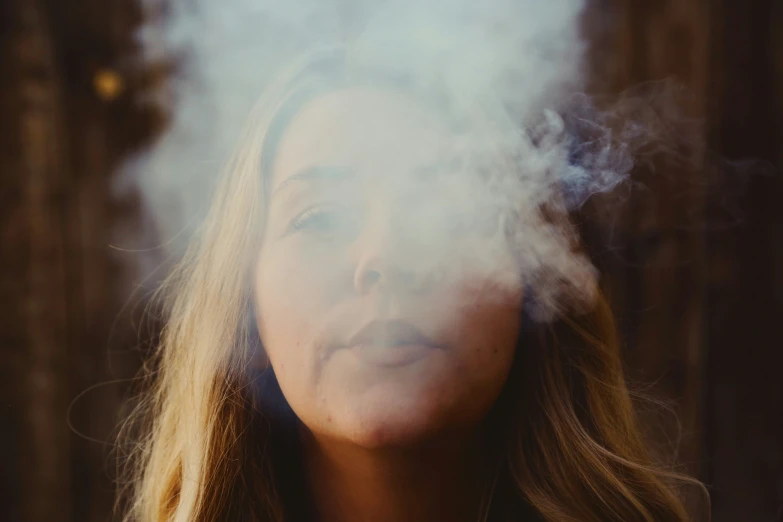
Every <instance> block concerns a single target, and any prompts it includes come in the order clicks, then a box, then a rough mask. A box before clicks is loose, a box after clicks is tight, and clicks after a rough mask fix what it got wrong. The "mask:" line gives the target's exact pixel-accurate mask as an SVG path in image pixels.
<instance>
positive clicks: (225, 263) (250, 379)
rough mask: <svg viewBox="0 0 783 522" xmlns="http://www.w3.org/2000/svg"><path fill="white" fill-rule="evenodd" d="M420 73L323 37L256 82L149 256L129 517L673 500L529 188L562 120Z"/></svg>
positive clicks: (651, 517)
mask: <svg viewBox="0 0 783 522" xmlns="http://www.w3.org/2000/svg"><path fill="white" fill-rule="evenodd" d="M445 92H446V91H444V90H442V89H439V88H438V87H433V84H432V83H428V84H427V85H425V86H423V85H421V84H416V82H410V81H408V80H406V79H405V77H404V75H400V74H388V70H386V72H385V73H384V74H379V73H377V71H373V70H372V67H369V66H367V67H365V66H363V65H361V64H360V63H359V62H358V61H357V60H356V58H355V57H352V56H348V57H346V56H344V55H343V54H341V53H339V52H337V53H327V54H326V56H325V57H324V56H321V55H319V56H318V57H309V58H308V59H306V60H304V61H303V62H301V63H299V64H297V65H296V66H294V67H292V69H291V70H290V71H289V72H288V73H287V74H286V75H283V76H282V77H281V79H280V80H279V81H278V83H277V84H276V85H275V86H273V87H272V88H271V89H270V91H269V93H268V94H267V97H266V98H265V99H264V100H263V101H262V103H261V104H260V105H259V107H258V109H257V111H256V112H255V113H254V115H253V117H252V118H251V121H252V123H251V127H250V130H249V132H248V133H247V136H246V139H245V140H244V141H243V145H242V147H241V148H240V150H239V151H238V152H237V154H236V155H235V158H234V160H233V161H232V163H231V165H230V167H229V169H228V170H227V173H226V177H225V179H224V180H223V183H222V184H221V186H220V188H219V190H218V192H217V194H216V196H215V201H214V205H213V207H212V209H211V212H210V215H209V216H208V219H207V222H206V225H205V228H204V230H203V233H202V236H201V237H200V240H199V242H198V243H196V244H194V246H193V248H192V249H191V250H190V252H189V254H188V255H187V257H186V261H185V262H184V263H183V264H182V265H180V268H179V270H178V271H177V273H175V274H174V276H173V277H172V284H171V285H170V288H172V289H173V295H172V303H173V305H172V307H171V309H170V315H169V318H168V324H167V326H166V328H165V330H164V335H163V340H162V343H161V346H160V350H159V354H158V358H157V360H156V361H155V369H154V372H151V373H154V379H155V380H154V387H153V389H152V391H151V392H150V393H149V394H148V395H147V396H146V400H144V401H143V403H142V405H141V406H140V407H139V409H138V412H137V414H136V418H137V419H143V420H144V421H145V422H142V423H141V424H140V426H141V427H142V429H143V430H144V431H143V434H142V435H140V436H139V437H138V438H137V439H135V440H136V441H137V443H136V446H135V448H136V451H135V453H134V455H133V456H134V457H135V458H133V459H132V460H131V461H130V462H131V464H130V465H131V469H132V470H133V472H134V475H133V477H134V480H133V481H132V486H133V489H132V491H131V495H130V508H129V511H128V514H127V519H128V520H134V521H145V522H152V521H156V522H157V521H164V520H175V521H223V520H247V521H291V520H318V521H341V522H347V521H354V520H356V521H358V520H363V521H366V520H373V521H393V520H405V521H409V522H414V521H425V520H426V521H438V520H443V521H461V520H465V521H468V520H470V521H475V520H491V521H506V520H508V521H511V520H515V521H516V520H518V521H530V520H545V521H558V522H560V521H610V520H611V521H625V522H628V521H635V520H640V521H641V520H644V521H656V522H660V521H684V520H688V519H689V518H688V515H687V513H686V510H685V508H684V506H683V503H682V502H681V500H680V499H679V496H678V492H677V489H676V484H677V483H682V482H683V481H688V480H690V479H687V478H685V477H680V476H678V475H676V474H674V473H671V472H666V471H665V470H663V469H659V468H656V467H655V466H654V465H653V463H652V460H651V457H650V455H649V454H648V451H647V449H646V447H645V442H644V440H643V438H642V436H641V433H640V428H639V426H638V425H637V421H636V419H635V417H634V413H633V410H632V404H631V400H630V398H629V393H628V391H627V388H626V385H625V382H624V380H623V375H622V369H621V363H620V358H619V353H618V344H617V340H616V338H615V332H614V325H613V321H612V316H611V313H610V311H609V308H608V306H607V304H606V302H605V301H604V299H603V298H602V297H601V295H600V293H599V292H598V291H597V289H596V288H597V286H596V285H595V277H594V273H593V271H592V268H591V267H589V265H588V264H587V263H586V260H585V258H584V256H582V255H581V254H579V250H578V243H577V242H576V240H575V237H574V234H573V229H572V227H571V226H570V225H569V224H568V223H567V221H566V216H565V211H564V209H565V206H564V204H563V201H564V198H563V197H562V196H564V194H560V197H559V196H558V193H557V190H550V192H548V193H547V195H546V197H542V194H543V192H542V191H543V187H550V188H551V185H553V184H552V183H551V180H552V178H551V177H547V176H548V174H547V173H548V172H550V171H552V170H556V169H557V166H558V165H560V164H558V163H557V161H553V160H551V158H552V157H553V155H552V153H553V151H554V152H563V153H564V154H561V155H559V156H557V157H558V158H561V157H562V158H571V162H572V164H571V165H570V167H573V166H574V165H573V161H574V158H576V157H577V155H576V154H574V153H573V150H570V152H569V150H566V149H568V148H569V145H568V141H567V140H563V139H562V138H561V139H555V137H556V135H557V134H558V132H559V131H562V128H561V125H560V124H561V123H562V121H560V120H557V117H555V116H554V115H551V114H550V115H549V116H548V118H545V119H542V120H541V121H542V122H544V123H543V124H541V125H540V126H539V127H537V129H538V130H537V131H535V132H533V131H530V132H527V133H520V132H519V130H518V129H515V130H514V132H508V128H507V127H505V126H506V125H507V124H508V121H507V120H506V119H504V118H498V117H497V114H500V113H501V112H502V111H495V109H497V107H495V108H494V109H493V107H492V106H491V104H489V105H488V104H483V103H481V102H479V101H477V100H476V99H466V97H461V96H459V95H454V92H453V91H449V93H448V94H444V93H445ZM467 98H469V97H467ZM541 129H544V131H541ZM558 129H559V131H558ZM534 134H535V136H533V135H534ZM560 134H561V135H562V132H561V133H560ZM522 135H524V136H525V139H524V140H522V142H520V141H515V139H509V136H512V137H517V138H519V136H522ZM530 136H533V137H532V138H531V137H530ZM572 145H573V144H572ZM570 149H573V147H572V146H570ZM520 158H521V159H520ZM531 158H534V159H535V158H537V159H538V160H541V159H542V158H550V159H549V160H548V161H547V162H546V164H544V165H543V166H542V164H541V162H540V161H539V162H538V163H537V164H538V165H539V167H535V164H536V162H535V161H530V159H531ZM520 162H521V163H520ZM520 165H523V166H524V169H523V168H520ZM560 166H561V167H562V166H563V165H560ZM536 168H539V170H540V171H541V172H539V174H540V175H541V177H540V178H534V177H531V176H529V175H528V176H527V177H525V176H524V175H521V174H520V175H519V176H516V175H509V174H508V173H509V172H517V171H520V172H521V171H523V170H525V169H527V170H525V172H527V174H530V172H531V171H535V169H536ZM523 174H524V173H523ZM547 180H549V181H547ZM553 289H554V290H553ZM693 482H694V483H695V481H693Z"/></svg>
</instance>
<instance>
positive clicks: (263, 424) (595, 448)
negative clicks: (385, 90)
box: [118, 58, 699, 522]
mask: <svg viewBox="0 0 783 522" xmlns="http://www.w3.org/2000/svg"><path fill="white" fill-rule="evenodd" d="M312 63H313V62H312V60H310V59H309V58H305V59H303V60H302V61H301V62H299V63H297V64H295V65H294V66H292V67H291V69H290V71H289V72H288V73H287V74H285V75H283V76H281V77H280V79H279V81H278V82H277V83H276V84H274V85H273V86H272V87H270V89H269V91H268V92H267V95H266V96H265V97H264V99H263V100H262V101H261V102H260V103H259V105H258V106H257V108H256V109H255V110H254V113H253V115H252V117H251V119H250V121H251V124H250V126H249V127H248V128H247V129H246V132H245V136H244V139H243V140H242V141H241V144H240V147H239V149H238V150H237V152H236V153H235V155H234V156H233V159H232V160H231V162H230V163H229V165H228V167H227V170H226V172H225V176H224V177H223V179H222V182H221V184H220V186H219V188H218V190H217V193H216V195H215V199H214V204H213V205H212V207H211V210H210V213H209V215H208V216H207V219H206V221H205V225H204V227H203V229H202V231H201V233H200V237H199V238H198V240H197V241H194V242H193V243H192V245H191V248H190V249H189V250H188V252H187V253H186V255H185V257H184V259H183V261H182V262H181V263H180V264H179V265H178V266H177V267H176V269H175V270H174V272H173V274H172V275H171V277H170V278H169V280H168V282H167V284H166V285H165V286H164V288H163V291H162V293H163V296H164V298H165V299H166V300H167V301H166V302H167V303H168V306H169V308H168V309H167V313H166V320H167V322H166V325H165V327H164V329H163V332H162V339H161V342H160V345H159V347H158V349H157V351H156V353H155V356H154V357H153V359H152V360H151V361H150V362H149V364H148V365H147V366H146V373H147V374H146V376H145V379H147V380H148V382H149V383H150V388H149V389H148V390H147V391H146V392H145V393H144V394H143V395H142V396H141V400H140V401H139V402H138V404H137V405H136V407H135V410H134V412H133V414H132V415H131V417H130V419H129V420H128V422H127V423H126V424H125V425H124V429H123V433H122V436H123V437H124V438H125V440H126V441H128V440H129V441H130V445H129V447H130V448H131V451H130V452H129V453H128V454H126V455H124V460H123V461H122V463H123V468H122V470H123V471H122V474H123V475H124V476H125V477H126V478H127V482H128V485H129V486H128V487H127V488H126V489H125V490H124V491H123V492H122V493H123V494H122V496H121V499H122V501H121V502H119V503H118V506H119V509H121V510H122V511H123V513H124V519H125V520H126V521H128V522H130V521H133V522H162V521H176V522H186V521H187V522H191V521H194V522H208V521H209V522H212V521H223V520H248V521H257V522H261V521H264V522H267V521H268V522H282V521H284V520H285V521H288V520H290V518H289V516H288V513H287V508H286V499H290V498H291V497H292V496H297V495H304V492H303V491H301V490H299V491H292V490H291V489H294V488H293V487H292V486H291V483H290V481H287V480H286V479H285V477H284V475H285V471H284V470H283V469H281V468H283V467H285V466H281V465H280V464H279V463H280V461H281V459H283V458H284V457H281V453H280V451H281V450H280V448H279V447H278V446H277V445H276V443H275V441H274V432H275V422H276V421H275V417H274V415H271V414H270V412H268V411H265V410H264V404H263V401H259V399H258V393H257V382H256V379H257V377H258V374H257V373H254V372H253V371H251V369H252V368H253V367H254V365H255V364H256V363H255V362H254V361H255V359H256V358H257V357H258V351H259V342H258V333H257V331H256V330H255V328H254V320H253V314H252V312H251V310H252V305H251V303H252V299H251V295H250V288H251V287H252V285H250V284H249V283H248V281H249V277H250V273H251V267H252V264H253V261H254V256H255V255H256V251H257V247H258V241H259V238H260V236H261V234H262V233H263V223H264V218H265V216H264V179H263V175H262V172H263V171H264V166H265V165H264V163H265V162H268V161H269V158H268V157H266V155H265V151H266V149H265V146H266V145H265V144H267V143H269V142H270V141H271V140H274V139H275V136H274V133H275V128H276V127H278V125H277V124H276V123H275V122H276V121H277V120H278V119H279V118H280V114H281V111H284V110H285V107H287V106H291V100H292V99H293V98H295V97H296V96H297V95H298V93H301V92H305V91H308V90H309V89H310V87H312V86H313V85H314V84H317V83H318V82H317V81H315V82H313V78H315V77H317V75H313V74H311V72H312ZM519 345H520V346H528V347H529V346H531V345H535V346H536V347H537V348H538V349H534V350H531V349H526V350H518V353H517V356H516V357H515V361H514V365H513V368H512V372H511V375H510V376H509V379H508V383H507V384H506V387H505V389H504V390H503V393H502V395H501V397H500V399H499V401H498V403H497V404H496V406H495V408H494V409H493V412H492V413H491V414H490V416H491V418H490V419H488V421H487V422H488V423H491V424H492V426H493V428H492V429H494V430H495V432H496V433H497V434H498V436H499V438H498V439H497V441H496V443H497V448H498V451H497V455H498V462H497V466H496V468H497V469H496V472H495V473H494V479H493V483H492V484H491V487H489V488H488V491H489V492H490V495H489V496H488V497H487V498H488V500H487V502H488V508H487V509H488V510H491V512H492V513H502V516H503V517H504V518H506V519H516V518H522V517H526V518H525V520H528V519H539V520H545V521H551V522H555V521H557V522H563V521H596V522H598V521H601V522H605V521H608V520H615V521H624V522H628V521H635V520H639V521H647V522H653V521H655V522H661V521H685V520H690V518H689V516H688V513H687V512H686V509H685V507H684V504H683V502H682V501H681V499H680V495H679V494H678V492H677V489H676V487H675V485H676V484H682V483H687V482H690V483H692V484H696V485H698V484H699V483H698V482H697V481H695V480H692V479H688V478H687V477H684V476H681V475H678V474H676V473H674V472H672V471H667V470H664V469H663V468H659V467H656V466H655V465H653V459H652V458H651V456H650V454H649V452H648V449H647V444H646V442H645V440H643V437H642V435H641V430H640V427H639V426H638V422H637V419H636V417H635V414H634V408H633V404H632V400H631V397H630V394H629V391H628V388H627V386H626V383H625V381H624V378H623V370H622V366H621V362H620V353H619V348H618V341H617V338H616V335H615V326H614V322H613V318H612V314H611V311H610V309H609V307H608V305H607V303H606V301H605V300H604V299H603V298H602V297H601V296H600V295H599V296H598V298H597V299H596V301H595V303H594V306H593V307H592V309H591V310H590V311H588V312H587V313H582V314H578V315H575V314H566V315H564V316H561V317H559V318H557V319H555V320H553V321H551V322H549V323H548V324H531V323H529V324H528V327H526V328H525V329H523V333H522V334H521V339H520V343H519ZM269 373H271V370H270V371H269V372H267V376H268V374H269ZM254 390H255V391H254ZM282 455H286V454H285V453H282Z"/></svg>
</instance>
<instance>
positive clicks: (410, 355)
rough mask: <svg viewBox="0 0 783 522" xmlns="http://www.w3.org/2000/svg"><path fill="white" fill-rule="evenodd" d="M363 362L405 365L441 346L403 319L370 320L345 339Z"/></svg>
mask: <svg viewBox="0 0 783 522" xmlns="http://www.w3.org/2000/svg"><path fill="white" fill-rule="evenodd" d="M346 347H347V348H349V349H350V350H352V351H353V352H354V353H355V354H356V355H357V357H359V358H360V359H361V360H362V361H363V362H365V363H368V364H372V365H375V366H386V367H397V366H406V365H409V364H412V363H413V362H415V361H418V360H420V359H422V358H424V357H426V356H428V355H429V354H431V353H432V352H433V351H434V350H437V349H441V348H443V347H442V346H440V345H438V344H436V343H435V342H434V341H433V340H432V339H430V338H428V337H427V336H425V335H424V334H423V333H422V332H421V331H420V330H419V329H418V328H416V327H415V326H413V325H412V324H410V323H407V322H404V321H373V322H371V323H369V324H367V325H366V326H364V327H363V328H362V329H360V330H359V331H358V332H357V333H356V334H354V335H353V336H352V337H351V338H350V339H349V340H348V342H347V343H346Z"/></svg>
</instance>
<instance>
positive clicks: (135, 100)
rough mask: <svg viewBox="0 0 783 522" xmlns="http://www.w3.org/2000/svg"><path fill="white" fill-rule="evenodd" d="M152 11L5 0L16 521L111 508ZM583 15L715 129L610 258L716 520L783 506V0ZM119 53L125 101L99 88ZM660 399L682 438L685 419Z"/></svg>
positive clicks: (644, 364) (608, 50) (0, 280)
mask: <svg viewBox="0 0 783 522" xmlns="http://www.w3.org/2000/svg"><path fill="white" fill-rule="evenodd" d="M139 23H141V15H140V12H139V7H138V5H137V2H136V1H134V0H113V1H109V0H69V1H67V2H65V1H63V0H1V1H0V60H2V61H1V62H0V63H1V64H2V74H0V107H2V109H1V110H0V266H1V268H0V342H1V343H2V349H3V352H2V353H3V357H2V360H0V401H1V402H0V411H1V412H2V413H0V427H2V432H1V433H0V470H1V471H0V492H1V493H0V498H1V499H2V500H0V520H2V521H9V522H15V521H29V522H39V521H40V522H43V521H46V522H58V521H63V522H64V521H74V522H76V521H79V522H81V521H103V520H110V519H111V518H112V517H111V514H110V511H111V505H112V502H113V495H114V494H113V491H114V483H113V480H114V464H113V462H112V459H111V453H110V452H111V450H112V446H111V437H112V430H113V428H114V427H115V425H116V423H117V421H118V418H119V416H120V415H121V411H122V410H121V405H122V398H123V394H124V393H125V390H126V383H123V382H117V383H113V384H112V383H111V382H110V381H112V380H115V379H122V378H127V377H129V376H131V375H133V373H134V371H135V370H136V369H137V366H138V364H139V361H140V359H141V356H142V354H143V353H144V351H145V349H146V345H145V344H144V343H143V342H142V343H141V344H139V338H140V337H141V339H142V341H143V340H144V339H146V338H148V337H149V336H148V335H147V334H143V335H141V336H140V335H139V334H138V332H137V331H136V330H135V324H136V323H134V322H133V320H134V319H135V318H137V317H138V315H139V309H140V307H141V306H143V304H144V296H143V295H142V296H140V297H137V298H135V301H131V306H130V308H128V307H125V308H123V305H125V304H126V303H127V302H128V297H129V295H131V290H132V288H133V285H132V281H133V277H134V275H133V273H132V272H131V269H130V268H129V267H127V266H124V265H123V263H122V262H120V260H119V259H120V258H118V256H117V253H116V252H115V251H113V250H112V249H111V248H110V247H109V245H110V243H111V238H112V233H113V231H114V230H116V229H117V227H119V226H123V227H141V226H143V224H144V223H145V222H146V221H147V220H148V217H147V216H146V215H145V212H144V209H143V205H142V203H141V201H140V200H139V198H135V197H133V196H132V195H131V196H126V197H124V198H123V199H118V198H116V197H112V195H111V192H110V187H111V183H112V181H113V179H115V177H116V176H117V168H118V166H119V165H120V164H121V162H122V161H123V159H124V158H126V157H127V156H128V155H129V154H130V153H132V152H133V151H135V150H138V149H140V148H142V147H144V146H145V145H149V144H150V143H152V142H153V141H154V140H155V139H156V137H158V136H159V135H160V133H161V132H163V131H164V130H165V126H166V118H167V115H166V112H165V110H164V109H163V108H162V107H157V106H154V105H150V104H142V103H140V102H139V100H140V99H141V95H142V94H144V93H146V92H149V91H150V90H152V89H154V88H155V87H156V86H157V85H159V84H160V83H161V82H165V81H167V79H169V78H171V76H172V75H173V74H176V72H175V69H174V68H172V67H170V66H169V65H168V64H162V63H142V62H140V61H139V60H138V49H136V48H135V47H134V44H133V38H132V32H133V31H134V30H135V29H136V27H137V26H138V24H139ZM586 27H587V31H588V34H589V35H590V36H591V39H592V41H593V42H594V50H593V53H592V64H593V65H592V67H593V72H594V74H593V78H594V80H593V83H594V85H595V89H596V90H601V91H610V92H618V91H620V90H623V89H626V88H628V87H631V86H634V85H637V84H640V83H643V82H646V81H649V80H658V79H661V78H665V77H674V78H676V80H677V81H679V82H680V83H681V84H683V85H685V86H686V87H687V89H688V93H689V96H688V97H687V103H686V104H685V105H684V106H683V114H686V115H688V116H692V117H694V118H695V120H694V121H697V122H701V123H702V128H701V130H700V131H699V135H700V138H701V139H702V141H703V143H704V144H706V146H707V147H706V148H705V149H703V150H702V149H699V148H698V147H697V148H695V149H694V150H693V151H691V152H690V153H689V154H690V156H689V160H690V161H689V162H670V163H665V164H663V165H658V166H657V167H656V170H655V172H654V173H653V172H652V171H651V169H649V168H640V169H637V172H636V173H635V176H636V177H637V179H638V180H640V182H642V183H643V184H644V186H645V187H646V189H645V190H635V191H630V192H629V193H628V197H627V199H626V201H625V203H624V204H622V205H620V206H617V207H615V209H614V210H613V212H614V213H615V215H614V216H613V217H614V218H615V219H614V221H613V222H614V223H615V224H616V227H615V228H614V229H613V230H612V236H611V248H609V247H607V248H606V249H605V250H603V251H600V252H598V253H597V262H598V264H599V265H600V266H601V267H602V268H603V269H604V272H605V274H606V277H605V282H606V285H607V287H608V288H609V290H610V294H611V296H612V298H613V302H614V306H615V309H616V310H617V313H618V316H619V319H620V325H621V330H622V334H623V337H624V341H625V353H626V362H627V366H628V372H629V375H630V376H631V378H632V379H633V380H634V381H636V382H639V383H644V384H647V385H649V386H650V387H651V388H650V389H651V391H653V392H654V393H656V394H657V395H658V396H659V397H662V398H664V399H668V400H670V401H672V402H671V404H672V405H673V406H674V411H675V412H676V414H677V415H678V416H679V419H680V422H681V431H682V439H681V445H680V451H679V455H680V459H681V461H682V462H683V463H684V464H685V466H686V467H687V469H688V470H690V472H692V473H694V474H696V475H697V476H698V477H699V478H701V479H702V480H704V481H705V482H706V483H707V484H708V485H709V486H710V490H711V494H712V502H713V520H715V521H716V522H723V521H772V520H783V515H782V514H781V510H782V509H783V462H782V461H783V376H782V375H781V367H783V355H781V349H782V348H783V326H782V325H783V204H782V200H783V181H782V177H781V176H782V174H781V171H780V168H781V167H783V147H781V145H783V2H780V1H777V0H713V1H709V2H708V1H707V0H656V1H653V0H637V1H635V2H631V1H630V0H628V1H621V0H595V1H593V2H592V5H591V8H590V10H589V13H588V16H587V18H586ZM102 69H110V70H111V71H113V72H115V73H116V74H118V75H119V77H120V78H121V80H122V82H123V84H124V89H123V90H122V91H121V92H119V93H118V94H117V95H116V96H106V95H101V93H100V90H99V89H96V87H95V83H94V79H95V77H96V74H98V72H99V71H100V70H102ZM689 128H690V127H689ZM694 128H698V127H694ZM747 160H752V161H747ZM684 163H687V164H684ZM600 233H602V234H605V233H606V230H604V231H602V232H600ZM134 303H135V304H134ZM96 385H101V386H100V387H97V388H91V387H93V386H96ZM85 391H86V393H84V394H82V395H81V396H80V397H79V399H78V400H76V401H74V399H76V398H77V396H78V395H79V394H80V393H82V392H85ZM71 406H72V408H71ZM69 408H70V412H69ZM645 415H646V416H648V418H650V419H654V420H655V422H654V423H651V426H653V427H655V426H660V430H659V431H662V432H664V433H665V434H667V436H668V437H670V438H671V437H672V436H674V435H676V424H675V423H674V421H673V417H672V416H671V415H667V414H665V413H661V412H660V411H657V412H652V411H651V412H647V413H645ZM69 421H70V424H71V426H72V427H69Z"/></svg>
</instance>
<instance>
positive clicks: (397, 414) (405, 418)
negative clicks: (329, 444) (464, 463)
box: [343, 397, 457, 449]
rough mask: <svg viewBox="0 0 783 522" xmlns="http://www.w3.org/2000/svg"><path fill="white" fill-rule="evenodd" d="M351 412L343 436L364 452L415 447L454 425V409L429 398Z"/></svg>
mask: <svg viewBox="0 0 783 522" xmlns="http://www.w3.org/2000/svg"><path fill="white" fill-rule="evenodd" d="M428 399H429V400H428ZM352 413H353V414H352V415H351V417H352V418H351V419H350V420H348V419H346V420H348V421H349V422H348V423H346V424H348V425H349V426H345V427H346V428H347V429H345V431H344V432H343V433H344V435H347V438H348V439H349V440H350V441H351V442H352V443H354V444H356V445H358V446H361V447H364V448H367V449H383V448H390V449H391V448H399V447H410V446H416V445H419V444H422V443H425V442H426V441H427V440H430V439H433V438H437V437H438V435H439V434H441V433H443V432H444V431H447V430H448V429H449V427H451V426H452V425H453V424H456V423H457V422H456V421H457V419H456V418H455V415H454V411H453V408H450V407H449V405H446V404H441V403H438V402H437V401H433V400H432V397H429V398H427V397H419V398H418V400H416V399H413V400H385V401H378V402H377V403H375V404H372V403H371V404H364V405H362V407H360V408H357V409H356V410H355V411H354V412H352Z"/></svg>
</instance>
